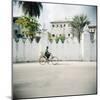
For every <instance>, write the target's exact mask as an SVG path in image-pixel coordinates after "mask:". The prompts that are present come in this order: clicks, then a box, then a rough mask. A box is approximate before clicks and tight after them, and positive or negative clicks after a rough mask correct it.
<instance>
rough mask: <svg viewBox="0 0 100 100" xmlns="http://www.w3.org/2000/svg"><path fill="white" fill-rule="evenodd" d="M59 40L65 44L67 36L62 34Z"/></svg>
mask: <svg viewBox="0 0 100 100" xmlns="http://www.w3.org/2000/svg"><path fill="white" fill-rule="evenodd" d="M59 38H60V40H61V42H62V43H64V41H65V34H60V37H59Z"/></svg>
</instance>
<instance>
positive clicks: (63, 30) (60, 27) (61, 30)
mask: <svg viewBox="0 0 100 100" xmlns="http://www.w3.org/2000/svg"><path fill="white" fill-rule="evenodd" d="M51 33H52V34H55V35H59V34H65V35H66V37H69V36H70V37H71V36H72V34H71V27H70V25H69V24H68V21H65V20H63V21H52V22H51Z"/></svg>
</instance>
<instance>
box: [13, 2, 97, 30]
mask: <svg viewBox="0 0 100 100" xmlns="http://www.w3.org/2000/svg"><path fill="white" fill-rule="evenodd" d="M42 5H43V10H41V15H40V17H39V19H38V21H39V22H40V24H41V26H42V28H46V29H48V30H50V22H51V21H55V20H56V21H57V20H70V19H71V18H73V17H74V16H75V15H80V14H84V15H87V17H88V20H89V21H90V22H91V24H92V25H96V6H86V5H69V4H55V3H42ZM21 15H24V14H23V12H22V10H21V7H20V8H19V7H18V5H15V4H13V16H14V17H15V16H21Z"/></svg>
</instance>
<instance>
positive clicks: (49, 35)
mask: <svg viewBox="0 0 100 100" xmlns="http://www.w3.org/2000/svg"><path fill="white" fill-rule="evenodd" d="M48 40H49V41H50V43H52V42H53V38H52V34H51V33H48Z"/></svg>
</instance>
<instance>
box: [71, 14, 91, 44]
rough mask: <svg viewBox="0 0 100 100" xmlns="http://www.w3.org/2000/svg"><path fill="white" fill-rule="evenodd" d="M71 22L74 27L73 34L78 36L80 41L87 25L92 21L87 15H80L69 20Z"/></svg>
mask: <svg viewBox="0 0 100 100" xmlns="http://www.w3.org/2000/svg"><path fill="white" fill-rule="evenodd" d="M69 24H70V25H71V27H72V30H74V32H72V34H73V35H74V36H76V37H77V38H78V41H79V43H80V36H81V34H82V33H83V29H84V27H85V26H86V25H89V24H90V21H89V20H88V18H87V16H86V15H83V14H82V15H78V16H74V17H73V19H72V21H69Z"/></svg>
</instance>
